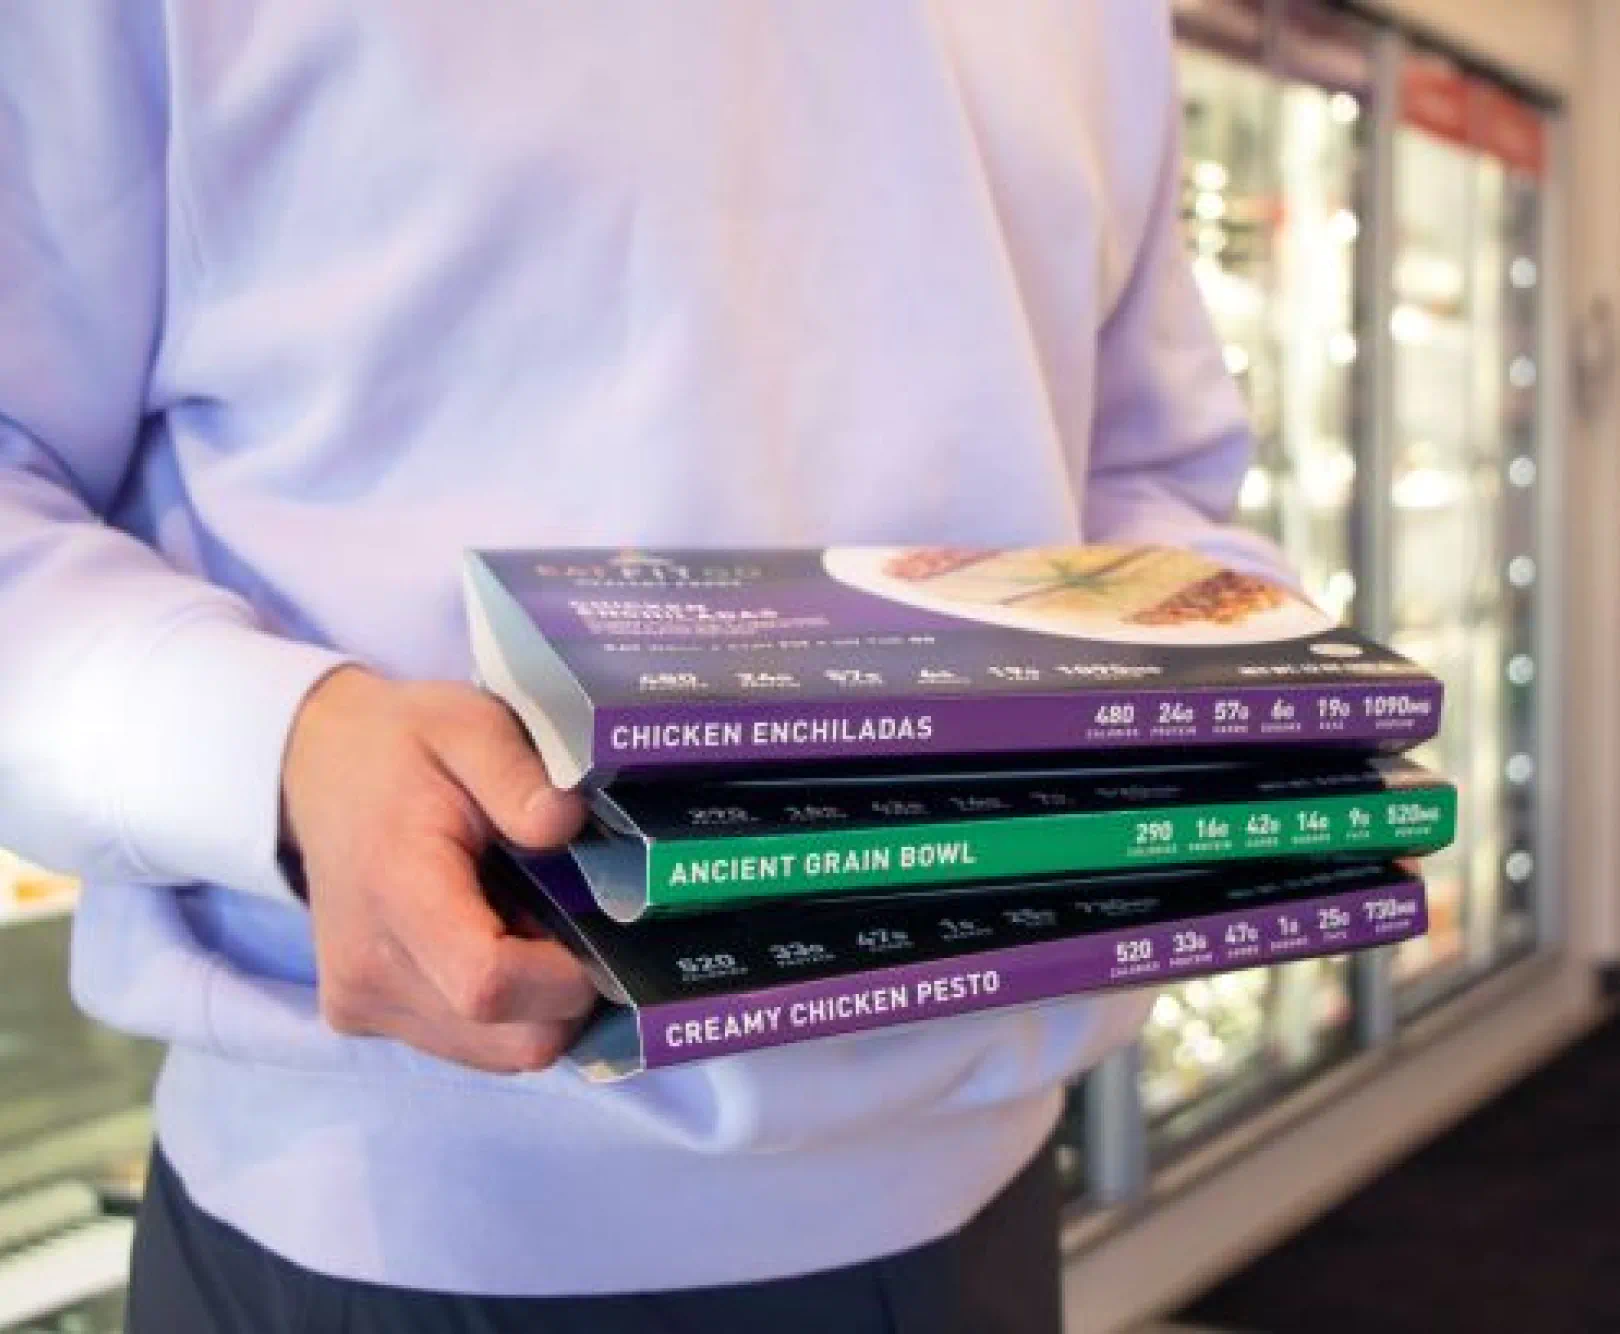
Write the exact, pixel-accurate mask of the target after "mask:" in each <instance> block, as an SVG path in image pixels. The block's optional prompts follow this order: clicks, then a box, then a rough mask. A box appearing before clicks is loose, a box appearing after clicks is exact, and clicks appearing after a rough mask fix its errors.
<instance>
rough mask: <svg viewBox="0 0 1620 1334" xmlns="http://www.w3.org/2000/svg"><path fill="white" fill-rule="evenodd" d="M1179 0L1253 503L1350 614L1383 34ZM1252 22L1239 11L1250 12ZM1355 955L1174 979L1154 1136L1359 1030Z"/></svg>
mask: <svg viewBox="0 0 1620 1334" xmlns="http://www.w3.org/2000/svg"><path fill="white" fill-rule="evenodd" d="M1275 9H1276V7H1275V6H1271V7H1269V8H1266V7H1262V6H1259V5H1236V6H1233V5H1216V6H1211V5H1199V4H1191V3H1189V4H1183V5H1181V6H1179V7H1178V17H1179V29H1180V31H1179V42H1180V51H1179V62H1178V63H1179V67H1180V69H1179V72H1180V80H1181V97H1182V113H1183V142H1184V157H1185V161H1184V167H1183V195H1182V198H1183V206H1182V216H1183V222H1184V227H1185V232H1186V243H1187V247H1188V251H1189V254H1190V255H1191V257H1192V262H1193V270H1194V274H1195V276H1196V277H1197V279H1198V282H1199V286H1200V289H1201V291H1202V293H1203V295H1204V299H1205V303H1206V305H1207V306H1208V308H1209V312H1210V316H1211V319H1212V321H1213V323H1214V326H1215V329H1216V333H1217V335H1218V336H1219V337H1220V339H1221V341H1222V345H1223V347H1224V349H1225V359H1226V364H1227V368H1228V369H1229V370H1230V371H1231V372H1232V374H1233V376H1234V377H1235V379H1236V380H1237V382H1238V384H1239V386H1240V387H1241V388H1242V390H1243V392H1244V395H1245V398H1246V400H1247V403H1248V407H1249V412H1250V418H1251V422H1252V424H1253V428H1254V432H1255V443H1256V450H1255V459H1254V463H1253V466H1252V467H1251V468H1250V470H1249V473H1248V475H1247V477H1246V478H1245V479H1244V484H1243V488H1242V493H1241V496H1240V499H1239V512H1240V517H1241V519H1242V521H1243V522H1244V523H1245V524H1247V525H1248V526H1249V527H1251V528H1254V529H1255V530H1257V531H1259V532H1261V533H1263V534H1265V535H1266V536H1268V537H1270V538H1272V539H1273V540H1274V541H1276V542H1278V543H1279V544H1280V545H1281V546H1282V548H1283V549H1284V551H1285V552H1286V553H1287V554H1288V556H1289V558H1290V560H1291V562H1292V563H1293V564H1294V566H1295V568H1296V569H1298V571H1299V572H1300V575H1301V578H1302V580H1303V582H1304V585H1305V588H1306V590H1307V591H1308V592H1309V593H1310V594H1311V595H1312V597H1313V598H1315V599H1316V601H1318V602H1319V603H1320V604H1322V605H1323V606H1325V607H1327V608H1328V609H1329V610H1330V611H1332V612H1333V613H1334V614H1335V615H1336V616H1339V617H1341V618H1342V619H1344V620H1347V621H1350V620H1354V619H1356V618H1357V612H1358V606H1357V596H1356V595H1357V590H1358V575H1359V564H1360V562H1359V560H1358V540H1359V539H1358V516H1359V514H1360V504H1361V501H1360V498H1359V496H1358V488H1357V477H1358V467H1357V456H1356V449H1355V443H1354V442H1355V428H1356V424H1357V417H1356V410H1357V407H1356V386H1357V383H1358V379H1357V376H1358V366H1357V363H1358V361H1359V358H1360V352H1361V341H1362V339H1361V323H1362V318H1363V313H1362V311H1361V310H1360V309H1359V307H1358V292H1357V281H1356V280H1357V275H1358V273H1359V272H1360V271H1361V268H1362V264H1361V246H1362V240H1363V222H1362V219H1363V214H1364V212H1365V209H1366V199H1365V190H1366V176H1365V172H1364V170H1363V159H1364V156H1365V153H1364V148H1365V143H1364V136H1365V114H1364V113H1365V109H1366V107H1367V105H1368V103H1369V101H1370V96H1371V84H1372V65H1371V58H1370V34H1369V30H1368V29H1366V28H1365V27H1364V26H1362V25H1360V24H1358V23H1356V22H1354V21H1353V20H1348V19H1345V18H1343V17H1342V16H1339V15H1336V14H1331V13H1329V12H1328V11H1326V10H1318V9H1315V8H1310V7H1299V6H1296V7H1295V8H1294V9H1293V11H1292V12H1291V13H1290V14H1289V15H1288V17H1287V21H1286V23H1284V24H1282V25H1280V26H1274V25H1270V24H1268V22H1267V21H1266V19H1267V16H1268V15H1269V14H1272V13H1274V12H1275ZM1245 19H1247V20H1248V22H1247V23H1245V22H1244V20H1245ZM1352 1035H1353V1029H1352V1005H1351V980H1350V970H1349V967H1348V966H1347V965H1346V963H1345V962H1344V961H1342V960H1323V961H1312V962H1305V963H1299V964H1292V965H1287V966H1284V967H1280V968H1273V969H1258V970H1255V971H1253V972H1250V973H1243V974H1238V975H1236V976H1232V977H1227V978H1220V979H1217V980H1215V981H1213V982H1197V983H1191V984H1189V985H1186V986H1182V987H1178V988H1175V989H1173V990H1170V991H1167V992H1165V993H1164V994H1163V995H1161V996H1160V997H1159V999H1158V1001H1157V1003H1156V1004H1155V1006H1154V1009H1153V1012H1152V1016H1151V1018H1150V1019H1149V1021H1148V1024H1147V1026H1146V1029H1145V1030H1144V1033H1143V1038H1142V1050H1141V1062H1140V1068H1141V1076H1140V1080H1141V1103H1142V1110H1143V1113H1144V1114H1145V1116H1146V1118H1147V1121H1148V1125H1149V1131H1150V1136H1149V1138H1150V1144H1151V1147H1152V1149H1153V1150H1154V1152H1155V1153H1156V1154H1159V1155H1164V1154H1169V1153H1174V1152H1176V1151H1177V1150H1178V1149H1181V1148H1183V1147H1185V1146H1187V1145H1189V1144H1192V1143H1194V1142H1196V1141H1198V1140H1199V1139H1201V1138H1203V1137H1205V1136H1207V1135H1208V1134H1209V1133H1211V1132H1212V1131H1214V1130H1216V1129H1218V1128H1219V1127H1220V1126H1222V1125H1224V1124H1226V1123H1228V1122H1229V1121H1230V1120H1231V1119H1232V1118H1233V1117H1234V1116H1236V1115H1238V1114H1240V1113H1241V1112H1242V1110H1243V1109H1244V1108H1245V1107H1248V1106H1251V1105H1253V1104H1254V1103H1255V1102H1256V1101H1257V1100H1263V1099H1265V1098H1267V1097H1269V1096H1274V1095H1275V1094H1276V1093H1278V1092H1279V1091H1280V1090H1281V1089H1283V1088H1285V1087H1288V1086H1291V1085H1293V1084H1295V1083H1297V1082H1298V1081H1300V1080H1302V1079H1304V1078H1306V1077H1308V1076H1309V1075H1311V1074H1312V1073H1314V1072H1315V1071H1317V1070H1319V1069H1321V1068H1323V1067H1324V1066H1325V1065H1326V1064H1328V1063H1330V1062H1332V1061H1333V1060H1335V1059H1336V1058H1338V1057H1339V1056H1341V1055H1343V1054H1344V1053H1345V1052H1346V1051H1348V1050H1349V1049H1350V1047H1351V1045H1352Z"/></svg>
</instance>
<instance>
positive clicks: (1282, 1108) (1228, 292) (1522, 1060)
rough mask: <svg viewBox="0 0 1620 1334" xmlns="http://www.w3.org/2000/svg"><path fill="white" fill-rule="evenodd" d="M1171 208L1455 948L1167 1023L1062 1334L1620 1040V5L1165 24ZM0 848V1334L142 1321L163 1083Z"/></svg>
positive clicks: (1484, 6)
mask: <svg viewBox="0 0 1620 1334" xmlns="http://www.w3.org/2000/svg"><path fill="white" fill-rule="evenodd" d="M1176 9H1177V13H1178V24H1179V27H1180V39H1179V40H1180V43H1181V62H1182V79H1183V109H1184V123H1185V129H1186V142H1187V153H1186V169H1185V180H1184V209H1183V213H1184V218H1185V223H1186V232H1187V242H1188V245H1189V248H1190V249H1191V251H1192V253H1193V255H1194V257H1195V264H1196V266H1197V272H1198V276H1199V281H1200V285H1201V286H1202V288H1203V290H1204V292H1205V295H1206V298H1207V299H1208V301H1209V304H1210V307H1211V310H1212V313H1213V315H1214V318H1215V322H1216V325H1217V327H1218V330H1219V332H1220V334H1221V337H1222V340H1223V342H1224V344H1225V346H1226V350H1227V351H1226V355H1227V364H1228V366H1229V368H1230V369H1231V370H1232V372H1233V374H1234V375H1235V376H1236V377H1237V378H1238V379H1239V381H1240V382H1241V383H1242V385H1243V387H1244V389H1245V392H1246V393H1247V395H1248V397H1249V401H1250V404H1251V408H1252V410H1253V412H1254V416H1255V421H1256V427H1257V433H1258V435H1259V439H1260V455H1259V458H1258V460H1257V463H1256V467H1255V469H1254V470H1253V471H1252V472H1251V474H1250V477H1249V478H1248V480H1247V482H1246V484H1245V487H1244V493H1243V502H1242V503H1243V518H1244V521H1245V522H1248V523H1251V524H1253V525H1255V526H1256V527H1259V528H1261V529H1263V530H1265V531H1268V532H1270V533H1272V534H1273V535H1274V536H1277V537H1278V538H1279V539H1280V540H1282V541H1283V542H1284V544H1285V545H1286V547H1287V548H1288V550H1289V551H1290V553H1291V555H1292V556H1293V557H1294V558H1295V560H1296V561H1297V562H1298V563H1299V565H1300V567H1301V569H1302V571H1303V572H1304V575H1305V578H1306V580H1307V583H1308V584H1309V586H1310V588H1311V590H1312V591H1313V592H1314V593H1315V595H1316V596H1317V597H1318V598H1319V599H1321V600H1322V601H1323V602H1324V603H1326V604H1327V605H1329V606H1330V607H1332V608H1333V609H1334V610H1335V611H1337V612H1340V613H1341V614H1343V615H1344V616H1345V617H1346V618H1348V619H1353V620H1355V621H1356V622H1357V623H1359V624H1360V625H1362V626H1364V627H1365V628H1367V629H1369V630H1371V631H1372V632H1373V633H1375V634H1378V635H1380V636H1384V637H1388V638H1390V639H1392V640H1393V641H1394V642H1395V643H1396V644H1397V645H1398V646H1400V647H1402V648H1404V649H1405V650H1406V651H1408V652H1410V653H1411V654H1412V655H1413V656H1415V657H1417V658H1419V659H1420V660H1422V661H1423V662H1424V663H1425V664H1426V665H1428V666H1430V667H1432V668H1434V669H1436V670H1438V671H1439V672H1441V673H1442V674H1443V675H1444V677H1445V678H1446V681H1447V685H1448V692H1449V693H1448V723H1447V731H1446V733H1445V734H1444V736H1443V737H1442V738H1441V740H1440V741H1439V742H1438V743H1437V744H1436V746H1435V747H1434V748H1433V749H1432V751H1431V753H1430V754H1429V755H1428V756H1427V758H1428V759H1430V761H1431V762H1433V763H1435V764H1437V765H1438V766H1439V767H1441V768H1443V769H1444V770H1445V771H1446V772H1447V773H1449V774H1450V775H1452V776H1453V777H1455V778H1457V779H1458V780H1459V782H1460V784H1461V787H1462V792H1463V801H1464V808H1463V809H1464V817H1463V837H1462V839H1461V840H1460V842H1459V844H1458V846H1457V848H1456V849H1455V850H1454V851H1453V852H1452V853H1451V854H1449V855H1448V856H1447V857H1445V858H1443V859H1440V860H1439V861H1438V862H1437V863H1436V865H1435V867H1434V873H1435V874H1434V881H1433V883H1432V885H1431V894H1432V896H1433V899H1434V902H1435V911H1434V918H1435V929H1434V931H1433V932H1432V934H1431V936H1430V938H1429V939H1428V940H1427V941H1425V942H1420V943H1418V944H1416V945H1415V946H1411V947H1406V948H1403V949H1400V950H1397V951H1394V952H1392V953H1391V952H1385V953H1383V954H1380V955H1377V956H1370V957H1368V958H1365V959H1362V960H1357V961H1352V962H1346V961H1334V962H1328V963H1301V964H1296V965H1292V966H1289V967H1287V968H1282V969H1272V970H1262V971H1256V972H1254V973H1250V974H1241V975H1236V976H1233V977H1230V978H1224V979H1218V980H1216V981H1214V982H1197V983H1192V984H1188V985H1186V986H1184V987H1181V988H1178V989H1176V990H1173V991H1169V992H1166V993H1165V994H1164V995H1163V996H1162V997H1161V998H1160V1000H1159V1002H1158V1004H1157V1005H1156V1007H1155V1010H1154V1012H1153V1018H1152V1020H1151V1021H1150V1024H1149V1026H1148V1029H1147V1031H1146V1032H1145V1033H1144V1035H1143V1037H1142V1040H1141V1041H1140V1042H1139V1043H1138V1044H1137V1045H1136V1046H1135V1047H1133V1048H1131V1049H1130V1050H1128V1051H1126V1052H1124V1053H1121V1054H1120V1055H1119V1056H1118V1057H1117V1058H1115V1059H1113V1060H1111V1061H1110V1062H1109V1063H1108V1064H1107V1065H1106V1066H1105V1067H1103V1068H1101V1069H1100V1070H1098V1071H1097V1072H1095V1073H1094V1074H1093V1075H1092V1076H1090V1077H1089V1078H1088V1079H1087V1080H1085V1081H1084V1082H1083V1083H1081V1084H1080V1085H1078V1086H1077V1087H1076V1089H1075V1090H1074V1095H1073V1097H1072V1099H1071V1107H1070V1114H1069V1117H1068V1121H1067V1126H1066V1130H1065V1139H1064V1144H1063V1148H1062V1151H1061V1152H1062V1166H1063V1169H1064V1172H1065V1177H1066V1182H1067V1187H1068V1189H1069V1192H1070V1205H1069V1211H1068V1216H1067V1219H1066V1222H1065V1228H1064V1244H1065V1248H1066V1253H1067V1256H1068V1261H1067V1268H1066V1282H1067V1284H1068V1296H1069V1299H1070V1300H1069V1302H1068V1307H1069V1309H1070V1317H1069V1320H1070V1328H1071V1329H1073V1330H1076V1331H1087V1332H1088V1334H1091V1332H1093V1331H1095V1332H1096V1334H1102V1332H1104V1331H1116V1330H1125V1329H1129V1328H1131V1327H1133V1326H1134V1325H1135V1324H1137V1323H1138V1322H1140V1321H1143V1320H1146V1319H1149V1318H1151V1317H1154V1316H1156V1315H1161V1314H1163V1313H1165V1312H1168V1311H1172V1310H1175V1309H1177V1308H1178V1307H1179V1306H1181V1305H1182V1304H1183V1303H1185V1302H1186V1301H1187V1300H1189V1299H1190V1298H1192V1297H1193V1296H1195V1295H1196V1294H1197V1293H1198V1292H1199V1291H1201V1290H1203V1289H1205V1288H1207V1287H1208V1286H1209V1285H1210V1284H1211V1283H1213V1282H1215V1281H1216V1280H1218V1279H1219V1278H1220V1277H1221V1276H1222V1275H1223V1274H1226V1273H1228V1272H1230V1271H1231V1270H1232V1269H1234V1268H1235V1267H1237V1266H1239V1265H1241V1264H1242V1263H1244V1262H1245V1261H1246V1260H1247V1259H1249V1258H1251V1257H1253V1256H1254V1255H1256V1254H1258V1253H1260V1252H1261V1251H1263V1250H1265V1249H1266V1248H1267V1247H1269V1246H1271V1245H1273V1244H1275V1243H1276V1242H1277V1241H1278V1240H1279V1239H1281V1238H1283V1237H1285V1236H1287V1235H1289V1234H1290V1233H1291V1232H1293V1231H1295V1230H1297V1229H1298V1228H1299V1227H1301V1226H1302V1225H1303V1224H1305V1223H1306V1222H1308V1221H1309V1220H1310V1219H1311V1218H1312V1217H1314V1216H1316V1215H1317V1214H1319V1213H1320V1212H1321V1211H1322V1210H1324V1209H1326V1208H1328V1207H1330V1206H1331V1205H1333V1204H1334V1203H1335V1202H1336V1201H1338V1200H1340V1199H1342V1198H1343V1197H1344V1196H1345V1195H1347V1194H1348V1193H1349V1192H1350V1191H1352V1190H1353V1189H1355V1188H1356V1187H1357V1186H1358V1185H1360V1184H1361V1183H1363V1182H1365V1181H1366V1180H1368V1179H1369V1178H1371V1177H1373V1176H1374V1175H1376V1174H1377V1173H1378V1172H1380V1171H1381V1170H1383V1169H1384V1168H1386V1167H1387V1166H1388V1165H1389V1164H1390V1163H1391V1162H1392V1161H1394V1160H1395V1159H1397V1158H1398V1157H1399V1156H1400V1155H1402V1154H1403V1153H1405V1152H1407V1151H1409V1150H1410V1149H1411V1148H1412V1147H1413V1146H1415V1145H1417V1144H1420V1143H1422V1142H1423V1141H1424V1140H1425V1139H1427V1138H1429V1137H1431V1136H1432V1135H1434V1134H1435V1133H1436V1132H1437V1131H1439V1130H1440V1129H1442V1128H1444V1127H1445V1126H1447V1125H1449V1124H1451V1123H1452V1122H1454V1121H1455V1120H1456V1119H1457V1118H1458V1117H1460V1116H1461V1115H1463V1114H1465V1113H1466V1112H1467V1111H1468V1110H1470V1109H1471V1108H1474V1107H1476V1106H1478V1105H1479V1104H1480V1103H1481V1102H1483V1101H1484V1100H1485V1099H1487V1098H1488V1097H1490V1096H1491V1094H1492V1093H1494V1092H1495V1091H1497V1090H1498V1089H1500V1088H1501V1087H1503V1086H1504V1085H1505V1084H1507V1083H1508V1082H1510V1081H1511V1080H1513V1079H1514V1078H1516V1077H1518V1076H1520V1075H1522V1074H1523V1073H1524V1072H1525V1071H1527V1070H1530V1069H1533V1068H1535V1067H1536V1066H1537V1065H1539V1064H1540V1063H1542V1062H1544V1061H1545V1060H1547V1059H1548V1058H1549V1056H1550V1055H1552V1054H1553V1053H1555V1052H1556V1051H1558V1050H1559V1049H1560V1048H1562V1047H1563V1046H1564V1045H1566V1044H1567V1043H1569V1042H1570V1041H1572V1040H1573V1039H1574V1038H1576V1037H1578V1036H1579V1035H1580V1034H1582V1033H1584V1032H1586V1031H1588V1030H1589V1029H1590V1028H1591V1027H1592V1026H1593V1025H1594V1024H1596V1023H1597V1022H1599V1021H1600V1019H1601V1018H1602V1017H1603V1016H1604V1014H1605V1013H1606V1006H1607V1003H1608V1002H1607V999H1606V997H1605V994H1604V992H1605V989H1604V986H1603V982H1604V980H1605V979H1607V980H1608V981H1609V982H1610V983H1611V989H1613V986H1612V984H1615V983H1617V982H1620V974H1617V972H1616V969H1617V968H1620V877H1617V870H1620V819H1617V818H1616V813H1615V812H1614V811H1612V810H1611V809H1609V802H1610V801H1611V800H1613V798H1612V797H1609V798H1606V797H1605V794H1613V793H1615V792H1617V791H1620V781H1617V780H1620V702H1617V699H1616V691H1615V689H1614V685H1615V682H1614V679H1613V671H1614V669H1613V665H1612V664H1613V662H1614V660H1615V656H1616V650H1617V648H1620V523H1617V522H1616V521H1615V517H1614V516H1615V514H1616V512H1617V510H1620V402H1617V398H1620V386H1617V385H1616V384H1615V383H1614V378H1615V374H1616V372H1615V370H1614V368H1613V366H1612V365H1611V364H1610V362H1611V360H1612V357H1613V354H1614V349H1613V346H1612V344H1611V342H1610V336H1609V330H1608V326H1607V324H1606V322H1605V320H1604V319H1603V318H1602V315H1601V311H1602V309H1603V308H1604V306H1605V304H1606V303H1609V302H1614V301H1620V0H1392V2H1391V3H1387V4H1376V5H1359V4H1358V5H1345V4H1338V3H1330V2H1329V0H1177V4H1176ZM73 894H74V886H73V885H72V882H71V881H69V880H66V879H65V878H62V877H56V876H51V875H48V874H46V873H44V872H41V871H39V870H38V869H37V868H31V867H26V866H24V865H23V864H21V863H19V862H16V861H15V860H14V859H9V858H8V857H7V854H5V853H4V852H0V1330H7V1329H11V1328H26V1329H28V1330H30V1331H37V1332H38V1334H44V1331H50V1332H51V1334H102V1331H110V1330H112V1329H115V1328H116V1327H117V1322H118V1319H119V1310H120V1303H121V1298H120V1295H119V1287H120V1284H121V1279H122V1274H123V1272H124V1266H125V1263H126V1261H127V1250H128V1244H129V1236H130V1232H131V1227H132V1225H131V1222H130V1219H129V1216H128V1215H129V1210H130V1207H131V1205H132V1203H133V1201H134V1199H135V1198H136V1194H137V1191H138V1179H139V1169H140V1165H141V1162H142V1157H143V1153H144V1149H145V1147H146V1145H147V1142H148V1136H149V1134H150V1127H149V1121H148V1114H147V1096H148V1093H149V1089H150V1083H151V1079H152V1077H153V1074H154V1072H155V1069H156V1062H157V1053H156V1052H155V1051H154V1050H153V1049H152V1048H150V1047H149V1046H146V1045H144V1044H139V1043H134V1042H130V1041H126V1040H124V1039H122V1038H119V1037H116V1036H114V1035H112V1034H110V1033H107V1032H105V1031H102V1030H100V1029H97V1028H96V1027H94V1026H93V1025H91V1024H89V1023H88V1022H87V1021H84V1020H81V1019H79V1018H78V1017H77V1016H76V1015H75V1014H74V1012H73V1010H72V1007H71V1002H70V1001H69V999H68V996H67V992H66V951H67V944H66V942H67V925H68V918H67V914H68V913H70V911H71V905H72V900H73Z"/></svg>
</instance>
